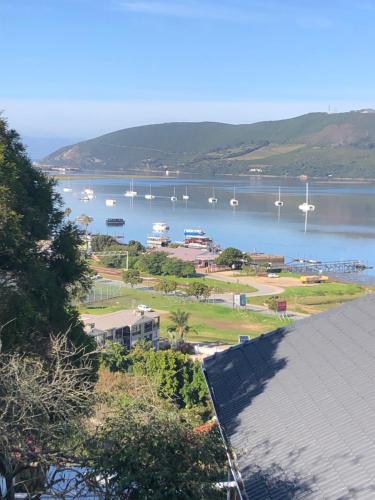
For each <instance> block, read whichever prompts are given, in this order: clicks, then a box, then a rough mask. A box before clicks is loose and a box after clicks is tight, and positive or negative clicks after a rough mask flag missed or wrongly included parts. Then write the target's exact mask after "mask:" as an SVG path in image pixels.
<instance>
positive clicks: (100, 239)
mask: <svg viewBox="0 0 375 500" xmlns="http://www.w3.org/2000/svg"><path fill="white" fill-rule="evenodd" d="M113 246H118V241H117V240H116V238H114V237H113V236H110V235H108V234H95V235H94V236H93V237H92V239H91V248H92V251H93V252H94V253H95V252H103V251H104V250H106V249H108V248H110V247H113Z"/></svg>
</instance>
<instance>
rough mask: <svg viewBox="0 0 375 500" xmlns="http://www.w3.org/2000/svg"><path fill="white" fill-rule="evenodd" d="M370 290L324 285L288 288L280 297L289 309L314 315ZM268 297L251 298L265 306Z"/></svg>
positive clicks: (337, 284) (344, 285)
mask: <svg viewBox="0 0 375 500" xmlns="http://www.w3.org/2000/svg"><path fill="white" fill-rule="evenodd" d="M367 290H368V289H366V288H365V287H363V286H360V285H354V284H348V283H322V284H320V285H305V286H298V287H297V286H296V287H289V288H287V289H286V290H285V291H284V292H283V293H282V294H281V295H280V297H283V298H285V299H286V300H287V302H288V309H290V310H292V311H296V312H301V313H306V314H314V313H317V312H320V311H325V310H326V309H329V308H330V307H333V306H336V305H338V304H342V303H343V302H347V301H348V300H353V299H356V298H358V297H360V296H361V295H364V294H365V293H366V291H367ZM266 300H267V297H251V298H250V299H249V302H250V303H252V304H264V303H265V302H266Z"/></svg>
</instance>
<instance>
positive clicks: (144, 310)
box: [137, 304, 152, 313]
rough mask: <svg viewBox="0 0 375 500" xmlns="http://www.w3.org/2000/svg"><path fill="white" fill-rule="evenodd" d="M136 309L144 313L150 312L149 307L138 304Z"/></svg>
mask: <svg viewBox="0 0 375 500" xmlns="http://www.w3.org/2000/svg"><path fill="white" fill-rule="evenodd" d="M137 309H138V311H140V312H144V313H146V312H150V311H152V309H151V307H149V306H146V304H138V307H137Z"/></svg>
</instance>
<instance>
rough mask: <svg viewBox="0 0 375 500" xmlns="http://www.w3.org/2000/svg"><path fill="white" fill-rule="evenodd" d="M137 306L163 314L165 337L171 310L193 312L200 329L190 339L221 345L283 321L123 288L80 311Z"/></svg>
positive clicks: (194, 319) (110, 309)
mask: <svg viewBox="0 0 375 500" xmlns="http://www.w3.org/2000/svg"><path fill="white" fill-rule="evenodd" d="M137 304H147V305H149V306H151V307H152V308H153V309H155V310H157V311H158V312H160V313H161V316H162V320H161V335H162V336H163V335H165V334H166V331H167V328H168V324H169V320H168V314H169V312H170V311H174V310H176V309H178V308H179V309H182V310H184V311H187V312H189V313H190V315H191V316H190V324H191V326H192V327H193V328H194V329H196V330H197V334H194V333H192V334H191V336H190V340H192V341H206V342H213V341H217V342H222V343H225V344H234V343H237V342H238V336H239V335H249V336H251V337H256V336H257V335H259V334H261V333H265V332H268V331H271V330H274V329H275V328H278V327H279V326H281V325H285V321H284V320H280V319H278V318H276V317H274V316H270V315H267V314H261V313H254V312H250V311H240V310H236V309H231V308H229V307H225V306H221V305H213V304H207V303H201V302H189V301H186V300H184V299H181V298H179V297H172V296H164V295H159V294H156V293H149V292H144V291H141V290H135V289H123V295H122V296H121V297H117V298H114V299H110V300H108V301H107V300H105V301H103V302H102V303H94V304H91V305H90V306H89V307H84V308H81V313H90V314H105V313H108V312H114V311H118V310H121V309H128V308H135V307H136V306H137Z"/></svg>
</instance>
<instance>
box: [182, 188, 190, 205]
mask: <svg viewBox="0 0 375 500" xmlns="http://www.w3.org/2000/svg"><path fill="white" fill-rule="evenodd" d="M182 199H183V200H185V201H187V200H189V199H190V196H189V195H188V191H187V186H186V190H185V194H183V195H182Z"/></svg>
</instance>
